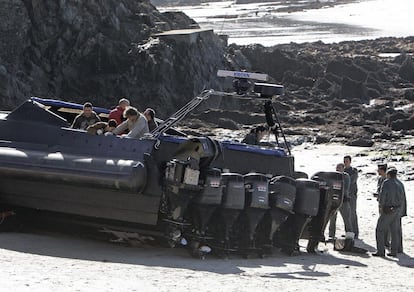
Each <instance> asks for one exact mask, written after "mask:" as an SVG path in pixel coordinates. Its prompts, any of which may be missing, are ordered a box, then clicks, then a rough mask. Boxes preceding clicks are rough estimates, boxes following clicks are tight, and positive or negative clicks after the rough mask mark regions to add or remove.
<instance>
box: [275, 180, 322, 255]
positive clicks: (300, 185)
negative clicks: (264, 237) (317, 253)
mask: <svg viewBox="0 0 414 292" xmlns="http://www.w3.org/2000/svg"><path fill="white" fill-rule="evenodd" d="M319 200H320V194H319V183H318V182H317V181H314V180H310V179H304V178H299V179H296V198H295V204H294V207H293V211H294V212H295V213H294V214H292V215H290V216H289V218H288V219H287V220H286V221H285V222H284V223H283V224H282V225H281V226H280V228H279V230H278V231H277V232H276V233H275V236H274V245H275V246H277V247H280V248H281V249H282V251H283V252H285V253H287V254H290V255H291V254H293V253H294V252H295V251H299V239H300V238H301V236H302V232H303V230H304V229H305V227H306V225H307V224H308V223H309V222H310V220H311V218H312V217H313V216H316V215H317V214H318V209H319Z"/></svg>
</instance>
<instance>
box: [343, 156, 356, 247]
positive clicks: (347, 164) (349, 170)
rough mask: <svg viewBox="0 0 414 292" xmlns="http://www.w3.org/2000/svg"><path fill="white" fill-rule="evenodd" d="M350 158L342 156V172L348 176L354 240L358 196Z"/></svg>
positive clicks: (354, 169) (353, 168) (354, 171)
mask: <svg viewBox="0 0 414 292" xmlns="http://www.w3.org/2000/svg"><path fill="white" fill-rule="evenodd" d="M351 160H352V158H351V156H349V155H346V156H344V165H345V169H344V171H345V172H346V173H347V174H349V178H350V180H351V181H350V185H349V198H350V201H349V203H350V207H351V223H352V230H353V231H354V233H355V239H358V237H359V228H358V215H357V194H358V185H357V180H358V169H356V168H355V167H352V166H351Z"/></svg>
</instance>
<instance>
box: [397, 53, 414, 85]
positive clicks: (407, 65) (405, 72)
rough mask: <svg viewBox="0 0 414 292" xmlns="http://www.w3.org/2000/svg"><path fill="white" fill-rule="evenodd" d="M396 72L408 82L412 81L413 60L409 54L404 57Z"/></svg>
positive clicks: (413, 75)
mask: <svg viewBox="0 0 414 292" xmlns="http://www.w3.org/2000/svg"><path fill="white" fill-rule="evenodd" d="M398 73H399V74H400V77H401V78H404V79H405V80H408V81H409V82H414V61H413V58H412V57H411V56H406V59H405V60H404V62H403V63H402V64H401V67H400V70H399V72H398Z"/></svg>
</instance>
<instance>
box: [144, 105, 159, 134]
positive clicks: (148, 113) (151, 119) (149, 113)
mask: <svg viewBox="0 0 414 292" xmlns="http://www.w3.org/2000/svg"><path fill="white" fill-rule="evenodd" d="M144 116H145V118H146V119H147V121H148V129H149V131H150V132H151V131H152V130H154V129H155V128H156V127H158V124H157V122H156V121H155V111H154V110H153V109H152V108H147V109H146V110H145V111H144Z"/></svg>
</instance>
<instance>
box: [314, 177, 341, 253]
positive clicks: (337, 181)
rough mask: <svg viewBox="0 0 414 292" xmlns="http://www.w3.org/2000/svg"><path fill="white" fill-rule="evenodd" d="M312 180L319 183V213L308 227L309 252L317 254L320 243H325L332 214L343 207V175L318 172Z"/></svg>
mask: <svg viewBox="0 0 414 292" xmlns="http://www.w3.org/2000/svg"><path fill="white" fill-rule="evenodd" d="M312 179H314V180H315V181H318V182H319V188H320V201H319V212H318V214H317V215H316V216H315V217H314V218H312V220H311V222H310V223H309V225H308V231H309V241H308V246H307V251H308V252H315V249H316V248H317V246H318V244H319V242H320V241H325V236H324V231H325V228H326V225H327V223H328V221H329V218H331V216H332V214H333V213H334V212H336V210H337V209H338V208H339V207H340V206H341V204H342V200H343V196H344V190H343V174H342V173H340V172H318V173H316V174H314V175H313V176H312Z"/></svg>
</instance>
